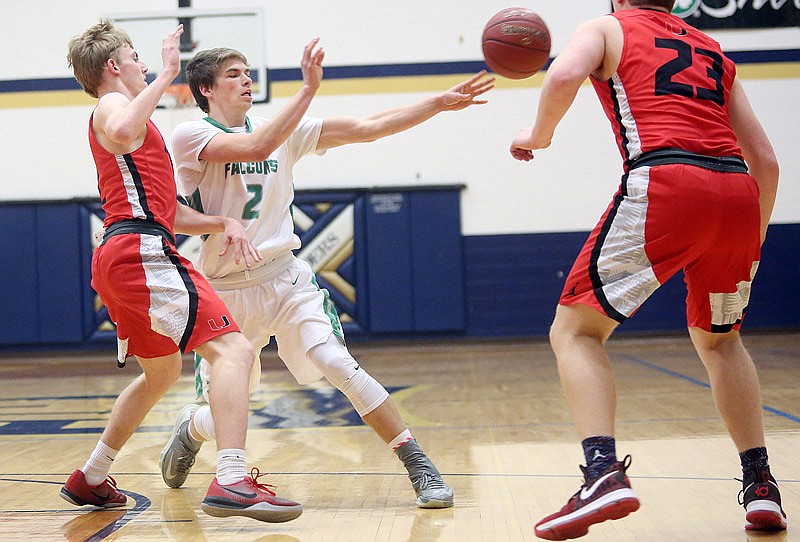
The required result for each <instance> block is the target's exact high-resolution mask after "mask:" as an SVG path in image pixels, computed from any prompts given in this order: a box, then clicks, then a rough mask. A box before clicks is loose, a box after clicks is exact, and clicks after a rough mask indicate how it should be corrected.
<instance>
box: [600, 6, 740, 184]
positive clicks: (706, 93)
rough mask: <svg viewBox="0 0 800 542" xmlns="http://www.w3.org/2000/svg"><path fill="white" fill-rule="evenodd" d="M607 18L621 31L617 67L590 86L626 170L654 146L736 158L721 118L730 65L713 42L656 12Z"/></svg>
mask: <svg viewBox="0 0 800 542" xmlns="http://www.w3.org/2000/svg"><path fill="white" fill-rule="evenodd" d="M609 16H610V17H615V18H616V19H617V20H618V21H619V24H620V25H621V26H622V33H623V37H624V42H623V46H622V56H621V58H620V62H619V67H618V68H617V71H616V73H614V75H613V76H612V77H611V79H609V80H608V81H597V80H595V79H591V81H592V85H593V86H594V88H595V91H596V92H597V95H598V97H599V98H600V103H601V104H602V106H603V109H604V111H605V113H606V116H607V117H608V119H609V120H610V121H611V126H612V128H613V130H614V135H615V137H616V141H617V145H618V147H619V150H620V153H621V154H622V159H623V161H624V163H625V164H624V165H625V169H626V170H627V169H628V165H629V164H630V161H632V160H634V159H636V158H638V157H639V156H641V155H642V154H643V153H646V152H649V151H653V150H657V149H683V150H685V151H690V152H693V153H697V154H701V155H705V156H715V157H721V156H737V157H741V156H742V152H741V149H740V148H739V146H738V145H737V144H736V135H735V133H734V131H733V128H732V127H731V124H730V119H729V117H728V98H729V96H730V91H731V87H732V86H733V81H734V77H735V75H736V66H735V64H734V63H733V61H731V60H730V59H729V58H727V57H726V56H725V55H724V54H723V53H722V49H721V48H720V45H719V43H717V42H716V41H715V40H713V39H711V38H710V37H709V36H708V35H706V34H704V33H703V32H700V31H699V30H697V29H695V28H693V27H691V26H689V25H688V24H687V23H685V22H684V21H683V20H681V19H680V18H678V17H675V16H674V15H671V14H668V13H663V12H660V11H655V10H648V9H629V10H623V11H618V12H615V13H612V14H611V15H609Z"/></svg>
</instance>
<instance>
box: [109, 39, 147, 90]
mask: <svg viewBox="0 0 800 542" xmlns="http://www.w3.org/2000/svg"><path fill="white" fill-rule="evenodd" d="M115 67H116V69H118V70H119V75H120V78H121V80H122V83H123V84H124V85H125V87H127V88H128V89H129V90H130V91H131V92H132V93H133V95H134V96H136V95H138V94H139V93H140V92H141V91H143V90H144V89H145V87H147V79H146V78H145V75H146V74H147V66H146V65H145V63H144V62H142V61H141V60H139V55H138V53H137V52H136V51H135V50H134V49H133V48H132V47H130V46H128V45H126V46H124V47H121V48H120V49H119V50H118V51H117V59H115Z"/></svg>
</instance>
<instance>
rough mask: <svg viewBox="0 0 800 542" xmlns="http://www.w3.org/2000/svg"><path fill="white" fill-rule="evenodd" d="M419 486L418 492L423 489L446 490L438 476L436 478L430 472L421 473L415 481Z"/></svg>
mask: <svg viewBox="0 0 800 542" xmlns="http://www.w3.org/2000/svg"><path fill="white" fill-rule="evenodd" d="M415 482H416V483H417V485H419V489H420V491H421V490H423V489H446V488H447V485H446V484H445V483H444V480H442V478H441V477H440V476H436V475H435V474H433V473H432V472H428V471H423V472H422V473H420V475H419V476H418V477H417V479H416V480H415Z"/></svg>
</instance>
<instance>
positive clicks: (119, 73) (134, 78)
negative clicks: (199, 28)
mask: <svg viewBox="0 0 800 542" xmlns="http://www.w3.org/2000/svg"><path fill="white" fill-rule="evenodd" d="M181 34H183V25H178V27H177V28H175V30H173V31H172V32H170V33H169V34H168V35H167V36H166V37H165V38H164V39H163V41H162V42H161V60H162V66H163V67H162V70H161V72H160V73H159V74H158V76H157V77H156V78H155V80H154V81H153V82H152V83H150V84H149V85H148V84H147V82H146V79H145V75H146V73H147V66H146V65H145V64H144V63H143V62H141V61H140V60H139V57H138V55H137V53H136V51H135V50H134V49H133V48H131V47H127V46H126V47H123V48H121V49H120V50H119V54H118V57H119V58H118V59H108V60H107V61H106V70H108V74H109V76H110V78H111V79H110V81H108V83H107V87H106V92H105V93H104V94H102V95H101V97H100V100H99V102H98V104H97V108H96V109H95V111H94V123H93V126H94V130H95V134H96V135H97V138H98V140H99V141H100V144H101V145H102V146H103V148H105V149H106V150H107V151H109V152H111V153H114V154H124V153H127V152H131V151H133V150H135V149H138V148H139V147H140V146H141V144H142V142H143V141H144V137H145V134H146V128H145V127H146V124H147V121H148V119H149V118H150V117H151V116H152V114H153V112H154V111H155V109H156V106H157V105H158V100H159V99H160V98H161V96H162V95H163V94H164V91H165V90H166V88H167V87H168V86H169V84H170V83H172V81H173V80H174V79H175V77H177V75H178V73H179V72H180V58H179V50H178V44H179V41H180V36H181ZM139 78H141V79H139Z"/></svg>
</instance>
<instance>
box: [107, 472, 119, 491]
mask: <svg viewBox="0 0 800 542" xmlns="http://www.w3.org/2000/svg"><path fill="white" fill-rule="evenodd" d="M106 482H108V485H110V486H111V487H113V488H114V489H117V481H116V480H114V478H113V477H112V476H111V475H110V474H109V475H108V476H107V477H106Z"/></svg>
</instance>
